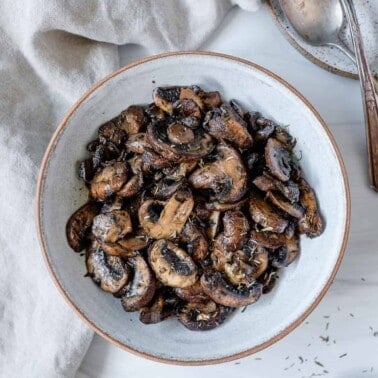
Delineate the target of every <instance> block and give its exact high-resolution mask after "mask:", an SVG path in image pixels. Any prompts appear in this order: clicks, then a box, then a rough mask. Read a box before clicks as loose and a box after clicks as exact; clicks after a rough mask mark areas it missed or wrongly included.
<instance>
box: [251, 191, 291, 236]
mask: <svg viewBox="0 0 378 378" xmlns="http://www.w3.org/2000/svg"><path fill="white" fill-rule="evenodd" d="M249 212H250V214H251V217H252V219H253V220H254V221H255V222H256V223H258V224H259V225H261V226H262V227H263V228H264V231H272V232H278V233H281V232H284V231H285V228H286V226H287V225H288V221H287V219H285V218H283V217H282V216H281V215H280V214H278V212H277V211H276V210H275V209H274V208H273V207H272V206H271V205H270V204H269V203H268V202H266V201H265V200H264V198H263V197H262V196H261V195H260V194H259V193H257V192H252V191H251V198H250V201H249Z"/></svg>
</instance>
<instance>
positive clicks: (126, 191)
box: [117, 174, 143, 198]
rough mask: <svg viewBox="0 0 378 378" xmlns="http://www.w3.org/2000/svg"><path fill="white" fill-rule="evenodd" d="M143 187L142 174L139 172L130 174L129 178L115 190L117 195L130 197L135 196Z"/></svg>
mask: <svg viewBox="0 0 378 378" xmlns="http://www.w3.org/2000/svg"><path fill="white" fill-rule="evenodd" d="M142 187H143V176H142V175H141V174H139V175H134V176H131V177H130V179H129V180H128V181H127V182H126V183H125V185H123V186H122V188H121V189H120V190H119V191H118V192H117V196H118V197H123V198H127V197H132V196H135V195H136V194H137V193H138V192H139V191H140V190H141V189H142Z"/></svg>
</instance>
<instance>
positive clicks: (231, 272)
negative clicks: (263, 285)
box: [224, 258, 255, 286]
mask: <svg viewBox="0 0 378 378" xmlns="http://www.w3.org/2000/svg"><path fill="white" fill-rule="evenodd" d="M254 271H255V269H254V267H253V266H251V265H250V264H247V263H245V262H244V261H242V260H241V259H238V258H234V259H233V260H232V261H231V262H229V263H226V264H225V265H224V273H225V276H226V277H227V280H228V281H229V282H230V283H232V284H233V285H236V286H238V285H245V286H248V285H251V284H253V283H254V281H255V278H254V277H253V273H254Z"/></svg>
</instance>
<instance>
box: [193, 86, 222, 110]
mask: <svg viewBox="0 0 378 378" xmlns="http://www.w3.org/2000/svg"><path fill="white" fill-rule="evenodd" d="M198 97H199V98H200V99H201V100H202V102H203V105H204V108H205V109H206V110H211V109H214V108H218V107H219V106H220V105H221V104H222V97H221V95H220V93H219V92H217V91H214V92H204V91H199V92H198Z"/></svg>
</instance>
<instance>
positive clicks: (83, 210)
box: [66, 202, 100, 252]
mask: <svg viewBox="0 0 378 378" xmlns="http://www.w3.org/2000/svg"><path fill="white" fill-rule="evenodd" d="M99 210H100V206H99V205H98V204H97V203H96V202H88V203H86V204H85V205H83V206H82V207H80V209H78V210H76V211H75V212H74V213H73V214H72V215H71V217H70V219H69V220H68V222H67V226H66V236H67V241H68V244H69V245H70V247H71V248H72V249H73V250H74V251H75V252H80V251H81V250H83V249H84V248H85V247H86V246H87V244H88V241H89V239H88V231H90V229H91V227H92V223H93V219H94V217H95V216H96V215H97V214H98V212H99Z"/></svg>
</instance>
